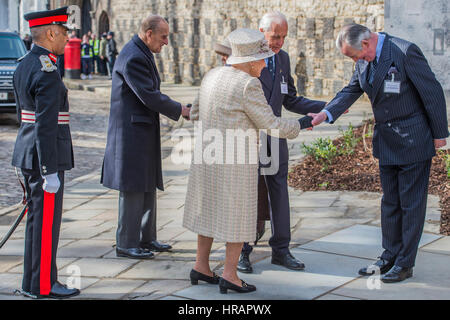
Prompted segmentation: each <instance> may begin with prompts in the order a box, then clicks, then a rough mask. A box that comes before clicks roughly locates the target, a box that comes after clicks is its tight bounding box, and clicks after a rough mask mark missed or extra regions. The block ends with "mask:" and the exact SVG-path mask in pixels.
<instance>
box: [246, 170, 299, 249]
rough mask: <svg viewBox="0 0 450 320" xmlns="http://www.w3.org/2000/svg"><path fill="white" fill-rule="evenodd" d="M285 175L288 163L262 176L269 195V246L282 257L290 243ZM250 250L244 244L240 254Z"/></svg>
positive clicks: (287, 193) (289, 221) (289, 213)
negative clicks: (270, 234) (270, 173)
mask: <svg viewBox="0 0 450 320" xmlns="http://www.w3.org/2000/svg"><path fill="white" fill-rule="evenodd" d="M287 175H288V163H284V164H280V168H279V170H278V172H277V173H276V174H274V175H265V176H264V178H265V181H266V185H267V190H268V194H269V205H270V222H271V225H272V237H271V238H270V239H269V245H270V246H271V247H272V253H274V254H282V255H284V254H287V253H289V243H290V241H291V220H290V215H291V211H290V207H289V191H288V185H287ZM255 232H256V230H255ZM252 249H253V248H252V246H251V245H250V244H249V243H247V242H245V243H244V246H243V247H242V252H243V253H247V254H250V252H251V251H252Z"/></svg>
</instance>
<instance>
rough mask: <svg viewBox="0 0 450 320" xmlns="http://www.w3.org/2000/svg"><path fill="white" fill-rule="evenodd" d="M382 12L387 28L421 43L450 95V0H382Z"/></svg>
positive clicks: (438, 77)
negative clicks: (383, 5)
mask: <svg viewBox="0 0 450 320" xmlns="http://www.w3.org/2000/svg"><path fill="white" fill-rule="evenodd" d="M385 16H386V31H387V32H389V33H392V34H395V35H396V36H398V37H401V38H403V39H406V40H409V41H412V42H414V43H415V44H417V45H418V46H419V47H420V49H421V50H422V51H423V54H424V55H425V56H426V58H427V60H428V63H429V64H430V66H431V69H432V70H433V71H434V73H435V74H436V78H437V79H438V80H439V82H440V83H441V85H442V87H443V88H444V90H445V91H446V92H447V94H448V95H449V97H450V1H449V0H408V3H406V2H405V1H403V0H385ZM448 116H449V119H450V105H449V115H448Z"/></svg>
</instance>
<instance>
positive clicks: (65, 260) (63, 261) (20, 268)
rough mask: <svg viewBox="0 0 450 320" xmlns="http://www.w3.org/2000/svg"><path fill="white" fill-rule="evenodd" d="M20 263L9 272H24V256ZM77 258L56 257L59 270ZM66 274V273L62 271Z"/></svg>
mask: <svg viewBox="0 0 450 320" xmlns="http://www.w3.org/2000/svg"><path fill="white" fill-rule="evenodd" d="M21 258H22V259H21V261H20V262H21V263H20V265H18V266H16V267H14V268H12V269H10V270H9V271H8V272H10V273H23V257H21ZM76 260H77V258H59V257H57V258H56V265H57V266H58V270H62V269H63V268H65V267H67V266H68V265H70V264H71V263H72V262H74V261H76ZM61 274H65V273H61Z"/></svg>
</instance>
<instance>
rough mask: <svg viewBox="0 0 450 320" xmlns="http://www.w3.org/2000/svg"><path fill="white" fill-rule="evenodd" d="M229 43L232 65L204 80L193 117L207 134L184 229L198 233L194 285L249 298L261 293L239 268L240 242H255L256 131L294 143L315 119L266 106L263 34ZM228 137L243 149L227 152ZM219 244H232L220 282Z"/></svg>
mask: <svg viewBox="0 0 450 320" xmlns="http://www.w3.org/2000/svg"><path fill="white" fill-rule="evenodd" d="M228 40H229V42H230V44H231V49H232V54H231V56H230V57H229V58H228V60H227V64H229V65H231V67H218V68H214V69H212V70H210V71H209V72H208V73H207V74H206V75H205V77H204V78H203V80H202V84H201V87H200V91H199V96H198V100H197V102H196V103H194V105H193V106H192V110H191V113H190V118H191V120H194V121H195V120H198V122H197V123H196V125H197V126H199V124H200V125H201V127H202V132H203V133H204V134H203V136H202V137H197V139H196V145H195V149H194V157H193V162H192V164H191V170H190V175H189V182H188V189H187V195H186V202H185V210H184V217H183V226H184V227H185V228H187V229H189V230H191V231H193V232H195V233H197V234H198V247H197V259H196V263H195V266H194V268H193V269H192V270H191V274H190V278H191V283H192V284H193V285H195V284H198V281H199V280H202V281H206V282H208V283H213V284H217V283H218V284H219V287H220V292H221V293H227V290H228V289H231V290H234V291H236V292H240V293H244V292H251V291H254V290H256V287H255V286H253V285H250V284H247V283H245V282H244V281H243V280H241V279H239V277H238V275H237V269H236V268H237V263H238V259H239V255H240V252H241V248H242V245H243V242H246V241H254V240H255V229H256V221H257V182H258V159H257V150H258V149H257V143H258V137H259V133H258V129H277V130H278V135H279V136H280V137H282V138H291V139H292V138H295V137H297V135H298V134H299V132H300V129H303V128H306V127H310V126H311V118H309V117H304V118H302V119H300V120H296V119H281V118H279V117H276V116H275V115H274V114H273V111H272V109H271V107H270V106H269V105H268V104H267V101H266V98H265V96H264V93H263V90H262V88H261V84H260V81H259V80H258V77H259V75H260V73H261V70H262V69H263V68H264V67H265V62H264V59H265V58H268V57H271V56H273V55H274V53H273V52H272V51H271V50H270V48H269V46H268V44H267V41H266V40H265V39H264V36H263V34H262V33H261V32H259V31H257V30H250V29H237V30H235V31H233V32H232V33H230V35H229V36H228ZM230 135H234V136H238V138H237V140H238V141H239V139H241V141H243V140H242V139H245V143H244V144H242V143H241V144H239V143H237V146H234V147H233V148H228V147H229V144H228V142H230V141H232V142H233V143H234V142H235V139H234V136H230ZM245 135H247V137H250V138H248V139H246V138H245ZM211 140H212V141H213V143H211ZM212 145H215V146H216V148H215V149H214V148H212V147H211V146H212ZM220 145H222V147H223V148H220ZM217 146H219V147H217ZM212 149H214V152H212ZM244 155H245V158H243V156H244ZM243 159H245V161H243ZM214 239H216V240H219V241H224V242H226V243H227V245H226V256H225V266H224V271H223V274H222V277H221V278H219V277H218V276H217V275H216V274H214V273H213V272H212V271H211V269H210V266H209V255H210V252H211V246H212V242H213V240H214Z"/></svg>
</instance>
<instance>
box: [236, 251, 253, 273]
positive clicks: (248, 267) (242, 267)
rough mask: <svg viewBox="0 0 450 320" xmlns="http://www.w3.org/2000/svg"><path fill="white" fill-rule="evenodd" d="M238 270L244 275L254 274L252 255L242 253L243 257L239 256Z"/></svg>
mask: <svg viewBox="0 0 450 320" xmlns="http://www.w3.org/2000/svg"><path fill="white" fill-rule="evenodd" d="M237 270H238V271H239V272H243V273H252V272H253V268H252V264H251V263H250V254H249V253H244V252H241V255H240V256H239V262H238V265H237Z"/></svg>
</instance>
